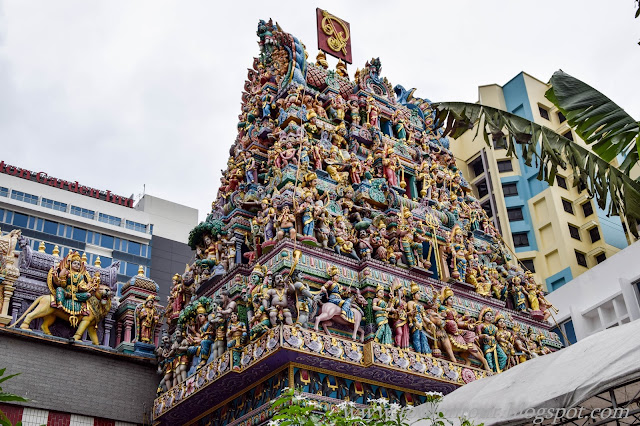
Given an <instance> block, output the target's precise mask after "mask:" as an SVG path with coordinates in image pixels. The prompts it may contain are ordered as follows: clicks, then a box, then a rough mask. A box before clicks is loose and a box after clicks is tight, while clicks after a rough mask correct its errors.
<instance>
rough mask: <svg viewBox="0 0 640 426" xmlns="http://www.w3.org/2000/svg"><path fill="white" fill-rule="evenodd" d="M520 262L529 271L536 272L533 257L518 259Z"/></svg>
mask: <svg viewBox="0 0 640 426" xmlns="http://www.w3.org/2000/svg"><path fill="white" fill-rule="evenodd" d="M520 263H522V266H524V267H525V268H527V270H529V271H531V272H536V267H535V265H534V264H533V259H523V260H521V261H520Z"/></svg>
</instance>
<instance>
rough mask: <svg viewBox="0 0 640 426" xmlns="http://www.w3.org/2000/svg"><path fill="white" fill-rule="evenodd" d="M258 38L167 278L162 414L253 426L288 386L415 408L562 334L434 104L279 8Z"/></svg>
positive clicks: (552, 345) (538, 350) (167, 420)
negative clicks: (187, 256)
mask: <svg viewBox="0 0 640 426" xmlns="http://www.w3.org/2000/svg"><path fill="white" fill-rule="evenodd" d="M257 36H258V45H259V47H260V51H259V57H257V58H254V60H253V64H252V66H251V68H249V70H248V73H247V80H246V82H245V85H244V90H243V92H242V108H241V110H240V111H239V112H240V115H239V121H238V135H237V138H236V140H235V141H233V143H232V144H231V146H230V148H229V160H228V162H227V168H226V170H224V172H223V176H222V178H221V185H220V189H219V191H218V196H217V198H216V199H215V200H214V201H213V203H212V210H211V213H210V214H209V215H208V217H207V220H206V221H205V222H202V223H200V224H199V225H198V226H197V227H196V228H195V229H193V230H192V232H191V234H190V236H189V243H190V246H191V248H192V249H194V250H195V251H196V255H197V256H196V257H197V260H196V261H195V262H194V263H193V264H192V265H190V266H189V267H188V269H187V271H186V272H184V273H183V274H176V275H175V276H174V277H173V280H174V286H173V290H172V294H171V296H170V300H169V301H168V303H167V315H166V319H167V324H168V330H169V333H168V334H167V335H165V336H163V339H162V344H161V346H160V347H159V348H158V350H157V354H158V360H159V361H158V362H159V369H161V370H162V375H161V381H160V385H159V388H158V398H157V399H156V401H155V405H154V413H153V415H154V419H155V421H156V422H158V423H159V424H182V423H189V422H195V423H196V424H203V425H205V424H216V425H217V424H234V425H236V424H239V425H253V424H262V423H263V422H266V421H267V420H268V419H269V418H270V417H271V416H272V415H273V412H272V408H271V407H270V404H269V402H270V401H271V400H272V399H273V398H275V397H276V396H278V395H279V393H280V392H281V391H282V389H284V388H285V387H296V388H298V389H301V390H302V392H304V393H305V394H306V395H307V396H308V397H309V398H311V399H314V400H316V401H318V402H319V403H320V404H321V406H324V407H328V406H330V405H331V404H334V403H337V402H340V401H342V400H349V401H352V402H354V403H356V404H365V403H366V402H367V400H368V399H369V398H377V397H385V398H388V399H389V400H391V401H393V402H398V403H400V404H403V405H404V404H414V405H415V404H420V403H421V402H422V401H423V399H424V396H423V395H424V392H426V391H440V392H443V393H448V392H451V391H453V390H455V389H456V388H457V387H459V386H463V385H464V384H465V383H469V382H471V381H474V380H478V379H481V378H483V377H485V376H488V375H492V374H497V373H500V372H501V371H504V370H505V369H508V368H510V367H512V366H514V365H516V364H518V363H522V362H525V361H526V360H527V359H529V358H531V357H535V356H539V355H543V354H545V353H548V352H550V351H553V350H555V349H556V348H559V347H560V342H559V340H558V338H557V336H556V335H555V334H554V333H550V332H549V326H548V325H547V323H546V321H545V320H546V317H547V316H548V313H547V312H546V310H547V308H548V307H549V305H548V304H547V302H546V300H545V298H544V293H543V292H542V288H541V286H540V285H539V284H536V282H534V281H533V278H532V276H531V274H530V273H525V272H524V271H523V270H522V269H521V268H520V267H519V266H518V265H517V261H516V259H515V258H513V257H512V256H510V254H509V253H510V252H509V250H508V249H507V248H506V247H505V246H504V244H503V243H502V241H501V238H500V235H499V233H498V231H497V230H496V228H495V227H494V225H493V223H492V222H491V221H490V220H488V218H487V216H486V214H485V212H484V210H483V209H482V208H481V207H480V205H479V203H478V202H477V201H476V199H475V198H474V197H473V195H472V194H471V189H470V187H469V185H468V184H467V182H466V181H465V179H464V178H463V177H462V174H461V173H460V171H458V169H457V168H456V163H455V159H454V157H453V155H452V153H451V151H449V149H448V147H449V140H448V139H447V138H444V137H441V134H442V132H441V131H439V129H437V128H434V125H433V116H434V114H433V111H432V109H431V105H430V102H429V101H428V100H424V99H419V98H415V97H413V96H412V93H413V92H409V91H406V90H405V89H404V88H403V87H402V86H400V85H397V86H395V87H393V86H392V84H391V83H390V82H389V81H388V80H387V79H386V78H385V77H383V76H382V75H381V68H382V66H381V61H380V59H377V58H374V59H372V60H370V61H368V62H367V63H366V64H364V67H362V68H361V69H359V70H357V71H356V72H355V77H354V79H353V80H352V79H350V78H349V76H348V74H347V72H346V64H345V63H344V62H342V61H340V62H339V63H338V65H337V67H336V69H335V70H331V69H329V66H328V63H327V60H326V57H325V54H324V53H322V52H321V53H319V54H318V55H317V57H316V60H315V62H312V61H310V60H309V55H308V53H307V51H306V49H305V46H304V45H303V44H302V43H301V42H300V41H299V40H298V39H297V38H295V37H294V36H292V35H291V34H288V33H286V32H284V31H283V30H282V29H281V28H280V27H279V26H277V25H274V24H273V22H272V21H268V22H265V21H260V22H259V24H258V31H257Z"/></svg>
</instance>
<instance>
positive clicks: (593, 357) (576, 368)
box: [411, 321, 640, 425]
mask: <svg viewBox="0 0 640 426" xmlns="http://www.w3.org/2000/svg"><path fill="white" fill-rule="evenodd" d="M634 382H635V383H634ZM616 388H617V389H616ZM611 389H614V390H611ZM638 391H640V321H634V322H632V323H629V324H625V325H622V326H619V327H615V328H612V329H609V330H605V331H602V332H599V333H596V334H594V335H591V336H589V337H587V338H585V339H583V340H581V341H579V342H577V343H576V344H573V345H571V346H569V347H567V348H564V349H562V350H560V351H557V352H555V353H553V354H550V355H545V356H542V357H538V358H534V359H532V360H529V361H527V362H525V363H523V364H520V365H517V366H516V367H513V368H511V369H509V370H507V371H505V372H503V373H500V374H498V375H496V376H493V377H488V378H485V379H482V380H478V381H476V382H473V383H470V384H468V385H465V386H462V387H461V388H459V389H457V390H455V391H454V392H452V393H450V394H448V395H446V396H445V397H444V398H443V399H442V402H441V403H440V404H439V406H438V407H437V411H442V412H443V413H444V414H445V417H446V418H448V419H450V420H453V419H457V418H458V417H459V416H462V415H464V414H466V417H467V418H469V419H470V420H472V421H474V422H475V423H480V422H484V423H485V425H519V424H532V423H534V418H536V417H539V416H547V417H549V416H552V418H551V419H549V420H547V421H545V423H549V424H551V423H552V420H554V418H555V419H556V420H558V421H556V423H555V424H561V423H563V422H567V421H569V420H571V418H573V420H576V418H577V417H578V415H580V416H581V417H582V418H583V419H584V418H585V417H584V416H587V417H586V418H588V416H589V415H590V412H591V411H592V410H593V409H594V408H595V409H596V412H598V415H597V416H595V417H593V419H594V420H596V421H597V422H598V423H599V422H600V421H601V419H605V420H606V417H607V416H606V414H607V413H608V411H605V408H606V407H613V408H616V407H618V408H620V407H622V408H625V407H626V408H629V409H630V411H631V415H633V410H634V409H636V411H638V410H637V404H629V405H628V407H627V406H626V403H627V402H629V401H631V400H633V399H634V398H636V401H637V398H638V394H637V393H638ZM603 392H606V394H603ZM599 394H603V395H605V396H603V395H599ZM607 395H610V396H611V397H610V398H609V399H607ZM572 407H576V408H575V409H574V410H568V409H570V408H572ZM580 407H584V409H583V410H582V412H580V411H579V408H580ZM562 409H564V410H565V411H562ZM607 409H608V408H607ZM598 410H600V411H601V413H600V412H599V411H598ZM426 413H428V404H426V405H423V406H418V407H416V408H415V410H414V412H413V414H412V416H411V418H412V419H419V418H422V417H425V415H426ZM600 414H601V415H600ZM612 415H613V414H612ZM619 417H621V416H619ZM414 421H415V420H414ZM541 421H542V419H541V417H539V421H536V423H540V422H541ZM602 421H604V420H602ZM636 421H637V420H636ZM633 422H634V420H633V418H627V419H623V420H621V421H620V424H638V423H633ZM416 424H417V425H420V424H427V423H426V422H419V423H416ZM590 424H593V423H590Z"/></svg>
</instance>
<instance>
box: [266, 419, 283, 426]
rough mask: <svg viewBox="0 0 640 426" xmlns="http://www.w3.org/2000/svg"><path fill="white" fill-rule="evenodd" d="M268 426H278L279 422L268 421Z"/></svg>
mask: <svg viewBox="0 0 640 426" xmlns="http://www.w3.org/2000/svg"><path fill="white" fill-rule="evenodd" d="M267 424H268V426H278V425H279V424H280V420H269V423H267Z"/></svg>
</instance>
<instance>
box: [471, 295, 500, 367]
mask: <svg viewBox="0 0 640 426" xmlns="http://www.w3.org/2000/svg"><path fill="white" fill-rule="evenodd" d="M494 319H495V315H494V313H493V309H491V308H489V307H486V308H484V309H482V310H481V311H480V314H479V315H478V321H479V322H480V324H479V325H478V327H477V330H478V336H479V337H480V344H481V347H482V352H483V353H484V357H485V359H486V360H487V363H488V364H489V367H490V368H491V370H493V371H495V372H496V373H500V372H502V371H503V370H504V369H505V368H506V366H507V355H506V354H505V352H504V350H503V349H502V346H501V345H499V344H498V340H497V334H498V327H496V325H495V324H494V323H493V322H494Z"/></svg>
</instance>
